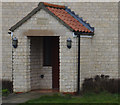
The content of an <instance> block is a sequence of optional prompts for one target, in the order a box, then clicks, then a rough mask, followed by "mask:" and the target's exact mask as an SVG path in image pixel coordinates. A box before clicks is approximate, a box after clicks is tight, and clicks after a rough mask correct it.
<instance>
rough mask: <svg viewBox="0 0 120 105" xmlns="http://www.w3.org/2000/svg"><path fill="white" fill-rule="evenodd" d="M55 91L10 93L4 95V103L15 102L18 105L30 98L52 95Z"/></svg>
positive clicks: (6, 104)
mask: <svg viewBox="0 0 120 105" xmlns="http://www.w3.org/2000/svg"><path fill="white" fill-rule="evenodd" d="M52 94H54V93H53V92H40V91H31V92H27V93H20V94H10V95H9V96H7V97H3V99H2V103H3V104H2V105H9V104H11V103H14V105H18V104H19V103H24V102H26V101H28V100H31V99H35V98H39V97H40V96H43V95H52Z"/></svg>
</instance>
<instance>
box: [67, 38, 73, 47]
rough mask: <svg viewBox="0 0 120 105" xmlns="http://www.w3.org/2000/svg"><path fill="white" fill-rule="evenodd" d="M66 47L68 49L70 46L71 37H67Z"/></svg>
mask: <svg viewBox="0 0 120 105" xmlns="http://www.w3.org/2000/svg"><path fill="white" fill-rule="evenodd" d="M67 47H68V48H69V49H70V48H71V47H72V40H71V38H68V39H67Z"/></svg>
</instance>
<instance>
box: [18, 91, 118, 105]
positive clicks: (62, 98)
mask: <svg viewBox="0 0 120 105" xmlns="http://www.w3.org/2000/svg"><path fill="white" fill-rule="evenodd" d="M118 96H120V95H118V94H111V93H107V92H102V93H99V94H96V93H86V94H84V95H81V96H72V95H62V94H54V95H52V96H50V95H45V96H41V97H40V98H38V99H33V100H29V101H27V102H26V103H24V104H20V105H28V104H29V103H34V104H35V103H110V104H111V103H118Z"/></svg>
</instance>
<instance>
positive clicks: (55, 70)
mask: <svg viewBox="0 0 120 105" xmlns="http://www.w3.org/2000/svg"><path fill="white" fill-rule="evenodd" d="M52 87H53V89H59V37H53V38H52Z"/></svg>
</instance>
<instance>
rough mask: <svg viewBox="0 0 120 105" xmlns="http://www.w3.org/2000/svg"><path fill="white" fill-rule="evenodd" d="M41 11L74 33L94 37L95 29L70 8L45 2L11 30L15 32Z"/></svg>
mask: <svg viewBox="0 0 120 105" xmlns="http://www.w3.org/2000/svg"><path fill="white" fill-rule="evenodd" d="M41 9H44V10H45V11H46V12H48V13H49V14H50V15H52V16H53V17H55V18H56V19H57V20H58V21H59V22H60V23H62V24H63V25H64V26H66V27H67V28H68V29H69V30H71V31H72V32H76V33H78V34H79V33H80V34H91V35H94V27H91V26H90V24H89V23H86V21H84V20H83V19H82V18H81V17H79V16H78V15H76V14H75V13H74V11H71V10H70V9H69V8H68V7H66V6H62V5H55V4H49V3H44V2H40V3H39V4H38V7H37V8H35V9H34V10H32V11H31V12H30V13H29V14H28V15H27V16H25V17H24V18H23V19H22V20H20V21H19V22H18V23H16V24H15V25H14V26H12V27H11V28H10V29H9V30H10V31H14V30H15V29H17V28H18V27H20V26H21V25H22V24H23V23H25V22H26V21H27V20H28V19H30V18H31V17H32V16H33V15H34V14H36V13H37V12H38V11H40V10H41Z"/></svg>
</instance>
